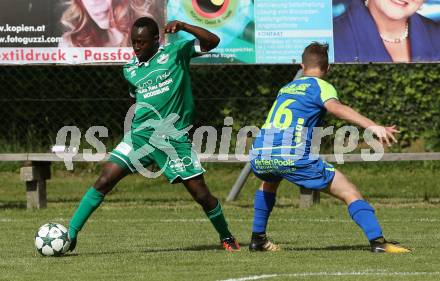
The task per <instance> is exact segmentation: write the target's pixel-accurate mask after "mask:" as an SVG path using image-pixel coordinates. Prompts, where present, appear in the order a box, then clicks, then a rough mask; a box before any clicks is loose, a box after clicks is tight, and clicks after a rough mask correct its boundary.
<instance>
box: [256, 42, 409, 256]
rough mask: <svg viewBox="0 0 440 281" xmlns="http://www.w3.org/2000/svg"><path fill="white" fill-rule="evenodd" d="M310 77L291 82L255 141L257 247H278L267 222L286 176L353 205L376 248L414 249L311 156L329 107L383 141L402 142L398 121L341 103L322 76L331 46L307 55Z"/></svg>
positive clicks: (304, 58) (352, 210) (311, 48)
mask: <svg viewBox="0 0 440 281" xmlns="http://www.w3.org/2000/svg"><path fill="white" fill-rule="evenodd" d="M301 66H302V68H303V71H304V77H302V78H300V79H296V80H294V81H292V82H291V83H289V84H287V85H285V86H284V87H282V88H281V90H280V91H279V92H278V96H277V98H276V100H275V102H274V104H273V106H272V108H271V110H270V112H269V114H268V116H267V119H266V122H265V124H264V125H263V126H262V129H261V131H260V132H259V134H258V135H257V137H256V139H255V140H254V143H253V146H252V150H251V152H250V155H251V166H252V170H253V172H254V174H255V175H256V176H257V177H258V178H260V179H261V180H263V182H262V184H261V187H260V188H259V189H258V190H257V191H256V193H255V198H254V221H253V229H252V238H251V243H250V244H249V250H251V251H277V250H279V249H280V247H279V246H278V245H276V244H274V243H272V242H271V241H269V240H268V239H267V236H266V226H267V222H268V220H269V216H270V213H271V211H272V208H273V206H274V204H275V198H276V191H277V188H278V186H279V184H280V182H281V180H282V179H286V180H288V181H289V182H292V183H295V184H296V185H298V186H300V187H303V188H307V189H314V190H320V191H323V192H326V193H328V194H330V195H332V196H334V197H336V198H338V199H340V200H342V201H343V202H344V203H345V204H347V206H348V212H349V214H350V216H351V218H352V219H353V220H354V221H355V222H356V224H357V225H358V226H359V227H360V228H361V229H362V231H363V232H364V234H365V236H366V237H367V238H368V240H369V241H370V246H371V251H372V252H376V253H377V252H385V253H406V252H410V250H408V249H406V248H404V247H402V246H400V245H398V243H397V242H389V241H387V240H385V239H384V237H383V234H382V228H381V226H380V225H379V222H378V220H377V218H376V216H375V212H374V209H373V207H372V206H371V205H370V204H368V202H366V201H365V200H364V199H363V198H362V196H361V194H360V193H359V191H358V189H357V188H356V186H355V185H353V184H352V183H351V182H350V181H349V180H348V179H347V178H346V177H345V176H344V175H343V174H342V173H341V172H340V171H338V170H337V169H335V168H334V167H333V166H332V165H330V164H328V163H326V162H325V161H323V160H322V159H320V158H318V157H314V158H313V157H310V156H311V155H310V148H311V143H312V135H313V128H315V127H317V126H319V125H320V123H321V121H322V118H323V116H324V115H325V113H326V112H327V111H328V112H330V113H331V114H333V115H335V116H336V117H338V118H340V119H343V120H345V121H348V122H349V123H352V124H354V125H357V126H360V127H362V128H365V129H367V128H368V129H369V130H371V131H372V133H373V134H374V135H375V136H376V137H377V138H378V139H379V141H381V142H382V143H386V144H388V145H391V143H392V142H396V139H395V137H394V134H396V133H398V131H397V130H396V128H395V126H392V127H384V126H380V125H378V124H376V123H375V122H373V121H372V120H370V119H368V118H367V117H365V116H363V115H361V114H359V113H358V112H356V111H355V110H353V109H352V108H350V107H349V106H346V105H343V104H342V103H340V102H339V99H338V96H337V93H336V90H335V88H334V87H333V86H332V85H331V84H329V83H328V82H326V81H324V80H322V77H323V76H324V75H326V74H327V72H328V69H329V64H328V45H326V44H320V43H316V42H314V43H312V44H310V45H309V46H307V47H306V48H305V50H304V52H303V54H302V64H301Z"/></svg>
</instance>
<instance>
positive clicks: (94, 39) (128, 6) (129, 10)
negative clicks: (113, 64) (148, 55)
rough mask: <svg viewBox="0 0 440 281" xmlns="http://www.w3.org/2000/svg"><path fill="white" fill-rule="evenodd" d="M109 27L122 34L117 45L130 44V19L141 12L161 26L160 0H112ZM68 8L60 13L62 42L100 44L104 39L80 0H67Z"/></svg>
mask: <svg viewBox="0 0 440 281" xmlns="http://www.w3.org/2000/svg"><path fill="white" fill-rule="evenodd" d="M111 2H112V7H111V9H110V28H116V29H117V30H119V31H120V32H121V33H122V34H123V36H124V37H123V40H122V42H121V44H120V46H119V47H127V46H131V41H130V31H131V27H132V25H133V22H134V21H135V20H136V19H138V18H140V17H144V16H148V17H151V18H153V19H154V20H155V21H156V22H157V24H158V26H163V11H164V9H163V3H164V2H163V0H160V1H152V0H112V1H111ZM65 4H66V5H68V8H67V9H66V10H65V11H64V13H63V15H62V17H61V23H62V25H63V26H64V28H65V30H66V31H65V34H64V35H63V38H64V41H65V43H67V44H68V45H71V46H73V47H100V46H103V45H104V44H105V42H106V40H108V38H107V36H108V35H107V33H105V35H104V36H103V32H102V29H100V28H99V27H98V25H97V24H96V23H95V22H94V21H93V20H92V19H91V17H90V16H89V14H88V13H87V11H86V9H85V8H84V5H83V4H82V1H81V0H69V1H67V2H66V3H65Z"/></svg>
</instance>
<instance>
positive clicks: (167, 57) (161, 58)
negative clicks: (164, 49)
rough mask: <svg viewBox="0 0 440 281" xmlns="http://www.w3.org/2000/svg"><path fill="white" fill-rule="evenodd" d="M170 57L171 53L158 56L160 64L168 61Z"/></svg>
mask: <svg viewBox="0 0 440 281" xmlns="http://www.w3.org/2000/svg"><path fill="white" fill-rule="evenodd" d="M169 58H170V55H169V54H162V55H160V56H159V57H158V58H157V63H158V64H165V63H167V62H168V59H169Z"/></svg>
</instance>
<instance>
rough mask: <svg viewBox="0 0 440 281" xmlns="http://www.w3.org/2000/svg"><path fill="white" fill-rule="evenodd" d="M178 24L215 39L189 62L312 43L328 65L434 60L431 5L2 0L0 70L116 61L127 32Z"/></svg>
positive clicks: (264, 58) (439, 5) (438, 3)
mask: <svg viewBox="0 0 440 281" xmlns="http://www.w3.org/2000/svg"><path fill="white" fill-rule="evenodd" d="M143 16H148V17H151V18H153V19H154V20H155V21H156V22H157V23H158V26H159V27H160V30H161V34H160V35H161V36H160V37H161V42H162V43H167V42H174V41H178V40H181V39H189V38H193V37H192V35H191V34H188V33H185V32H178V33H177V34H173V35H166V36H165V35H164V34H163V32H162V30H163V26H164V25H165V23H166V22H167V21H171V20H179V21H183V22H186V23H189V24H193V25H197V26H200V27H203V28H206V29H208V30H210V31H211V32H213V33H215V34H217V35H218V36H219V37H220V38H221V42H220V44H219V46H218V47H217V48H215V49H214V50H212V51H211V52H210V53H206V54H203V55H202V56H200V57H198V58H195V59H194V60H193V62H195V63H203V64H212V63H226V64H230V63H232V64H290V63H300V62H301V53H302V51H303V49H304V47H306V46H307V45H308V44H310V43H311V42H313V41H318V42H322V43H324V42H326V43H328V44H329V47H330V48H329V57H330V61H331V62H335V63H372V62H373V63H394V62H397V63H401V62H405V63H408V62H439V61H440V0H45V1H37V0H2V1H0V64H36V63H38V64H41V63H43V64H87V63H124V62H126V61H128V60H129V59H130V58H131V57H132V56H133V50H132V48H131V42H130V29H131V26H132V24H133V22H134V21H135V20H136V19H137V18H139V17H143Z"/></svg>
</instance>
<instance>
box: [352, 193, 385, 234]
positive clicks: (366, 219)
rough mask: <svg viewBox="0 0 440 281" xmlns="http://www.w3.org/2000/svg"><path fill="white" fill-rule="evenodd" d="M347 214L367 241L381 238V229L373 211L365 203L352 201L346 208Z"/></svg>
mask: <svg viewBox="0 0 440 281" xmlns="http://www.w3.org/2000/svg"><path fill="white" fill-rule="evenodd" d="M348 212H349V213H350V216H351V218H352V219H353V220H354V221H355V222H356V224H357V225H359V227H360V228H361V229H362V231H363V232H364V233H365V236H367V238H368V240H369V241H371V240H374V239H377V238H379V237H383V235H382V228H381V227H380V225H379V222H378V221H377V218H376V215H375V214H374V209H373V207H371V205H370V204H368V203H367V202H366V201H364V200H357V201H354V202H353V203H351V204H350V205H349V206H348Z"/></svg>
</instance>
